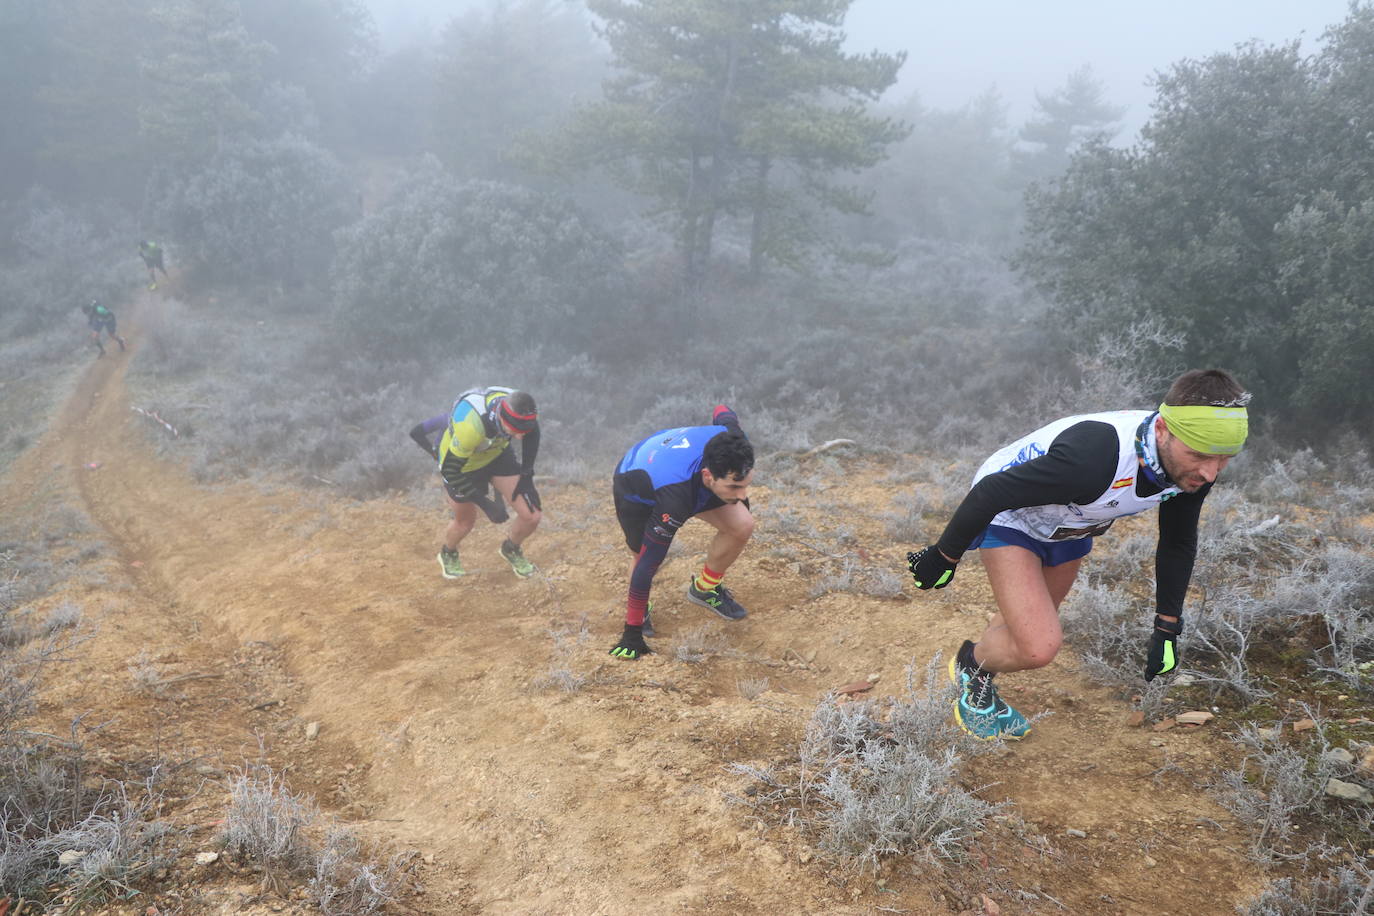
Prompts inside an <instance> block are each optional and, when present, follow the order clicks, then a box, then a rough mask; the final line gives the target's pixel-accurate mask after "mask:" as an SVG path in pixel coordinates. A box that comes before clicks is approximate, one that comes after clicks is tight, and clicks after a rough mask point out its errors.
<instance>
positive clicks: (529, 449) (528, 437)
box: [520, 423, 539, 477]
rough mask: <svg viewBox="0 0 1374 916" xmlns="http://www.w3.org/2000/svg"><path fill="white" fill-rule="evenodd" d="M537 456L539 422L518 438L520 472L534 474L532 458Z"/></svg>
mask: <svg viewBox="0 0 1374 916" xmlns="http://www.w3.org/2000/svg"><path fill="white" fill-rule="evenodd" d="M537 457H539V424H538V423H535V424H534V429H532V430H530V431H529V432H527V433H525V438H523V439H521V440H520V473H522V474H528V475H530V476H531V477H533V476H534V459H535V458H537Z"/></svg>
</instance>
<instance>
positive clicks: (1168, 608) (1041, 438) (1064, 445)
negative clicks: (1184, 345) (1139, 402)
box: [907, 369, 1250, 740]
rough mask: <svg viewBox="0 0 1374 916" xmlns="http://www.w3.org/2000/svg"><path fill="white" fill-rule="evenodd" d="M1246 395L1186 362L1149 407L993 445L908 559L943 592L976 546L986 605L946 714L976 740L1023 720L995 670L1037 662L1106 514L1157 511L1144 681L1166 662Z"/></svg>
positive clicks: (1239, 431)
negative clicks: (1201, 530) (938, 526)
mask: <svg viewBox="0 0 1374 916" xmlns="http://www.w3.org/2000/svg"><path fill="white" fill-rule="evenodd" d="M1249 399H1250V396H1249V394H1247V393H1246V392H1245V390H1244V389H1243V388H1241V386H1240V383H1239V382H1237V381H1236V380H1235V379H1234V378H1233V377H1232V376H1231V375H1230V374H1229V373H1227V372H1223V371H1222V370H1220V369H1193V370H1190V371H1188V372H1185V373H1184V374H1183V375H1181V376H1179V377H1178V378H1177V379H1175V380H1174V383H1173V385H1171V386H1170V388H1169V393H1168V394H1167V395H1165V397H1164V403H1163V404H1161V405H1160V407H1159V410H1157V411H1147V410H1123V411H1114V412H1111V413H1098V414H1088V415H1084V416H1075V417H1066V418H1064V419H1062V420H1057V421H1055V422H1053V423H1050V424H1049V425H1048V426H1044V427H1042V428H1040V429H1038V430H1036V431H1035V432H1033V433H1031V434H1030V435H1028V436H1024V437H1022V438H1020V439H1018V440H1016V441H1015V442H1013V443H1011V444H1010V445H1008V446H1006V447H1004V448H1002V449H1000V450H998V451H997V452H996V453H994V454H993V455H992V457H991V458H989V459H988V460H987V461H985V462H984V463H983V466H982V467H981V468H979V470H978V473H977V474H976V475H975V476H974V483H973V487H972V489H970V490H969V492H968V495H967V496H965V497H964V501H963V502H962V503H961V504H960V505H959V508H958V509H957V510H956V511H955V513H954V517H953V518H952V519H951V520H950V522H949V524H948V525H947V526H946V528H945V530H944V533H943V534H941V535H940V540H939V541H938V542H937V543H935V544H932V545H930V546H929V547H926V548H925V549H924V550H921V551H918V552H914V553H910V554H908V555H907V561H908V565H909V567H910V569H911V575H912V578H913V579H914V580H915V582H916V587H917V588H919V589H922V590H924V589H929V588H944V587H945V586H946V585H948V584H949V581H950V579H951V578H953V576H954V569H955V567H956V566H957V565H958V563H959V560H960V558H961V557H962V556H963V554H964V551H965V550H970V549H980V550H982V559H983V566H984V568H985V569H986V570H987V573H988V581H989V582H990V584H991V585H992V593H993V597H994V598H995V599H996V601H997V609H998V613H997V614H996V615H994V616H993V618H992V620H991V621H990V622H989V623H988V626H987V629H986V630H985V631H984V632H983V635H982V637H981V638H979V640H978V641H977V642H976V643H974V642H970V641H967V640H965V642H964V644H963V645H962V646H961V647H960V648H959V651H958V652H957V653H956V655H955V657H954V658H952V659H950V666H949V673H950V678H951V679H952V680H953V681H954V683H955V685H956V686H959V687H961V688H962V691H961V693H960V695H959V698H958V699H957V700H956V701H955V707H954V709H955V720H956V721H957V722H958V723H959V725H960V727H962V728H963V729H964V731H966V732H968V733H969V734H971V735H974V736H975V737H978V738H984V739H988V740H991V739H993V738H996V737H999V736H1000V737H1002V738H1013V739H1016V738H1023V737H1025V736H1026V735H1027V734H1028V733H1029V732H1030V723H1029V722H1028V721H1027V720H1026V718H1025V716H1023V715H1021V714H1020V713H1019V712H1017V711H1016V710H1015V709H1012V708H1011V707H1010V706H1008V705H1007V704H1006V702H1004V701H1003V700H1002V699H1001V697H999V696H998V694H997V688H996V687H995V686H993V683H992V680H993V676H994V675H995V674H999V673H1003V672H1008V671H1024V670H1027V669H1030V668H1042V667H1044V666H1045V665H1048V664H1049V663H1050V662H1051V661H1052V660H1053V659H1054V657H1055V655H1056V654H1057V653H1058V652H1059V647H1060V645H1061V644H1062V642H1063V633H1062V631H1061V629H1060V625H1059V605H1060V603H1061V602H1063V600H1064V598H1065V596H1066V595H1068V593H1069V589H1070V588H1071V587H1072V585H1073V581H1074V578H1075V576H1077V575H1078V567H1079V564H1080V563H1081V562H1082V559H1083V557H1084V556H1086V555H1087V553H1088V551H1090V550H1092V540H1093V538H1094V537H1096V536H1097V535H1100V534H1102V533H1104V532H1105V531H1106V530H1107V529H1108V528H1110V527H1111V525H1112V522H1113V521H1115V520H1116V519H1118V518H1122V517H1124V516H1127V515H1135V514H1136V513H1138V512H1143V511H1145V510H1146V509H1151V508H1155V507H1158V508H1159V540H1158V544H1157V547H1156V550H1155V601H1156V612H1157V613H1156V616H1155V627H1154V632H1153V634H1152V637H1151V640H1150V646H1149V651H1148V659H1147V662H1146V668H1145V679H1146V680H1147V681H1148V680H1153V679H1154V678H1155V677H1157V676H1159V675H1161V674H1168V673H1169V672H1171V671H1173V670H1174V669H1175V668H1176V667H1177V666H1178V650H1177V647H1176V646H1175V640H1176V639H1177V638H1178V636H1179V634H1180V633H1182V632H1183V623H1182V620H1181V615H1182V612H1183V599H1184V595H1185V594H1186V592H1187V591H1188V580H1189V579H1190V578H1191V577H1192V574H1193V560H1194V558H1195V557H1196V555H1197V527H1198V516H1199V514H1200V512H1201V511H1202V501H1203V499H1204V498H1206V496H1207V493H1208V491H1209V490H1210V489H1211V488H1212V483H1213V481H1215V480H1216V477H1217V474H1218V473H1219V472H1220V471H1221V469H1222V468H1224V467H1225V466H1226V464H1227V462H1229V461H1230V460H1231V458H1232V456H1234V455H1236V454H1237V453H1238V452H1239V451H1240V450H1241V447H1242V446H1243V445H1244V444H1245V437H1246V433H1247V431H1248V419H1247V415H1246V409H1245V405H1246V404H1247V403H1248V402H1249Z"/></svg>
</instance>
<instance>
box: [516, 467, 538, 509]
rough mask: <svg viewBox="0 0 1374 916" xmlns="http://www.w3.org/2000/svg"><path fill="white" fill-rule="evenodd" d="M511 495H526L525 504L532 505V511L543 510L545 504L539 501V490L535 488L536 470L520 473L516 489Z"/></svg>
mask: <svg viewBox="0 0 1374 916" xmlns="http://www.w3.org/2000/svg"><path fill="white" fill-rule="evenodd" d="M511 496H523V497H525V505H527V506H529V507H530V511H532V512H540V511H543V508H544V507H543V506H542V505H540V502H539V491H538V490H536V489H535V488H534V472H533V471H525V472H523V473H522V474H521V475H520V481H519V482H518V483H517V484H516V485H515V491H514V492H513V493H512V494H511Z"/></svg>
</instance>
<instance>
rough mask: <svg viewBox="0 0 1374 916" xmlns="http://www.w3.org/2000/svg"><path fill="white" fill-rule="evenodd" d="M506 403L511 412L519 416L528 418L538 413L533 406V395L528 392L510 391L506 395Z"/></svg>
mask: <svg viewBox="0 0 1374 916" xmlns="http://www.w3.org/2000/svg"><path fill="white" fill-rule="evenodd" d="M506 403H507V404H509V405H510V409H511V410H513V411H515V412H516V413H518V414H520V415H521V416H525V417H528V416H530V415H532V414H537V413H539V411H538V409H536V408H535V406H534V395H532V394H530V393H529V392H528V391H512V392H511V393H510V394H508V395H506Z"/></svg>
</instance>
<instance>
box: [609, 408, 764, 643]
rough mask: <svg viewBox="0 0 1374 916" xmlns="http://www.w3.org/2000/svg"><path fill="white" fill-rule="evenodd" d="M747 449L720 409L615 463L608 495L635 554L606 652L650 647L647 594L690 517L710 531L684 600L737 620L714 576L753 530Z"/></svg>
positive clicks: (737, 609) (734, 605) (730, 414)
mask: <svg viewBox="0 0 1374 916" xmlns="http://www.w3.org/2000/svg"><path fill="white" fill-rule="evenodd" d="M753 476H754V446H753V445H751V444H750V442H749V438H748V437H747V436H745V434H744V432H743V430H741V429H740V425H739V417H737V416H736V415H735V412H734V411H733V410H731V409H730V408H728V407H726V406H724V405H723V404H722V405H719V406H717V407H716V408H715V410H714V411H713V412H712V415H711V425H710V426H686V427H678V428H676V429H665V430H661V431H660V432H656V433H654V434H653V435H652V436H650V437H648V438H647V439H644V440H643V441H641V442H638V443H636V444H635V445H634V446H632V447H631V448H630V450H629V451H628V452H626V453H625V457H623V458H622V459H621V460H620V463H619V464H618V465H617V466H616V469H615V477H614V479H613V482H612V487H611V493H612V497H613V499H614V501H615V515H616V519H617V520H618V521H619V522H620V528H621V530H622V531H623V532H624V534H625V545H626V546H627V547H629V548H630V550H631V551H632V552H633V553H634V554H635V558H634V560H633V561H632V563H631V566H630V588H629V595H628V597H627V599H626V603H625V632H624V633H623V634H622V635H621V637H620V642H618V643H616V644H615V645H614V646H613V647H612V648H611V655H613V656H615V657H616V658H623V659H630V660H634V659H637V658H639V657H640V656H641V655H645V654H648V653H649V652H650V651H651V650H650V649H649V646H648V645H647V644H646V643H645V642H644V637H645V636H653V635H654V632H653V624H652V622H651V621H650V617H649V614H650V610H651V604H650V601H649V589H650V587H651V586H652V584H653V580H654V574H655V573H657V572H658V567H659V566H660V565H661V564H662V563H663V558H664V557H665V556H667V554H668V547H669V546H670V545H671V544H672V541H673V536H674V535H675V534H677V531H678V529H679V528H681V527H682V525H683V523H685V522H686V521H687V519H689V518H691V517H692V516H694V515H695V516H697V517H698V518H700V519H701V520H702V521H704V522H706V523H707V524H708V525H710V526H711V527H713V528H715V529H716V534H715V537H713V538H712V539H711V543H710V545H709V546H708V547H707V549H706V565H705V566H704V567H703V568H702V570H701V573H700V574H698V575H697V576H694V577H693V578H692V580H691V581H690V582H688V583H687V600H688V601H691V602H692V603H693V604H697V605H700V606H702V607H704V608H708V609H709V610H711V611H713V612H714V613H716V614H718V615H719V616H721V617H724V618H725V619H726V620H742V619H744V617H745V616H746V615H747V613H748V612H747V611H745V609H744V608H743V607H741V606H740V604H739V602H738V601H736V600H735V598H734V596H733V595H731V594H730V592H729V590H728V589H726V588H725V586H723V585H721V579H722V578H723V577H724V576H725V572H726V570H728V569H729V568H730V564H732V563H734V562H735V560H736V559H737V558H738V557H739V555H740V553H741V552H742V551H743V550H744V546H745V545H746V544H747V543H749V537H750V535H752V534H753V533H754V516H753V515H752V514H750V512H749V499H748V497H749V484H750V482H751V481H752V479H753Z"/></svg>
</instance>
